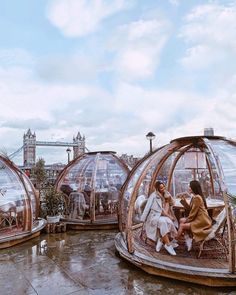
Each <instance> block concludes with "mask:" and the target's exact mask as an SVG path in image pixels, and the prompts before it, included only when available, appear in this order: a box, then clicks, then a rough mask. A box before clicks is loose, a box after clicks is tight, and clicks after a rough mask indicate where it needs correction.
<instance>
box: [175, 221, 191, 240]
mask: <svg viewBox="0 0 236 295" xmlns="http://www.w3.org/2000/svg"><path fill="white" fill-rule="evenodd" d="M185 222H186V218H181V219H180V222H179V229H178V233H177V237H176V239H179V238H180V237H181V236H182V234H183V233H184V232H185V231H190V229H191V227H190V223H185Z"/></svg>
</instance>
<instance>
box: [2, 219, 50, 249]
mask: <svg viewBox="0 0 236 295" xmlns="http://www.w3.org/2000/svg"><path fill="white" fill-rule="evenodd" d="M46 223H47V222H46V220H44V219H38V220H36V221H35V222H34V228H33V230H32V232H23V233H18V234H16V235H14V236H11V237H5V238H2V239H0V249H5V248H9V247H12V246H15V245H17V244H20V243H23V242H25V241H28V240H30V239H33V238H35V237H38V236H39V235H40V232H41V230H42V229H43V228H44V227H45V225H46Z"/></svg>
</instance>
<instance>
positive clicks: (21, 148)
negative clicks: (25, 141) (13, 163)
mask: <svg viewBox="0 0 236 295" xmlns="http://www.w3.org/2000/svg"><path fill="white" fill-rule="evenodd" d="M23 147H24V145H22V146H21V147H20V148H19V149H18V150H16V151H15V152H13V153H11V154H10V155H9V156H8V157H9V159H12V158H14V157H15V156H16V155H17V154H19V153H20V152H21V151H22V150H23Z"/></svg>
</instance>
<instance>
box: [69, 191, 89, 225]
mask: <svg viewBox="0 0 236 295" xmlns="http://www.w3.org/2000/svg"><path fill="white" fill-rule="evenodd" d="M88 208H89V206H88V205H87V204H86V201H85V198H84V195H83V193H82V192H80V191H79V190H78V191H77V190H75V191H73V192H72V193H70V195H69V218H71V219H83V218H84V215H85V211H86V210H87V209H88Z"/></svg>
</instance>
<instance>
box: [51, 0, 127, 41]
mask: <svg viewBox="0 0 236 295" xmlns="http://www.w3.org/2000/svg"><path fill="white" fill-rule="evenodd" d="M126 6H127V5H126V4H125V1H124V0H113V1H109V0H51V1H50V3H49V6H48V11H47V17H48V19H49V20H50V22H51V23H52V24H53V25H54V26H56V27H58V28H59V29H60V30H61V31H62V33H63V34H64V35H65V36H68V37H81V36H85V35H87V34H89V33H92V32H95V31H96V30H97V29H98V27H99V25H100V24H101V22H102V21H103V20H104V19H105V18H107V17H109V16H112V15H113V14H115V13H117V12H119V11H121V10H123V9H124V8H125V7H126Z"/></svg>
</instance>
